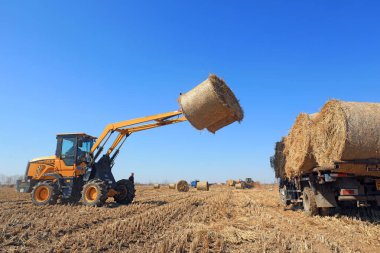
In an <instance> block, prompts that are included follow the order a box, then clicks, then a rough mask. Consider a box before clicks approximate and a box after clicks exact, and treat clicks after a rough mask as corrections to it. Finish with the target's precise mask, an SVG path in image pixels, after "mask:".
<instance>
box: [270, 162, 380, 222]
mask: <svg viewBox="0 0 380 253" xmlns="http://www.w3.org/2000/svg"><path fill="white" fill-rule="evenodd" d="M272 160H273V158H272ZM274 164H276V163H273V162H272V166H273V165H274ZM274 169H275V170H276V169H279V168H274ZM279 196H280V203H281V205H283V206H284V207H286V206H288V205H291V204H293V205H299V206H301V207H303V210H304V212H305V213H306V214H307V215H310V216H314V215H319V214H320V215H328V214H331V213H332V212H333V211H334V210H336V209H339V208H352V207H354V208H356V207H358V208H360V207H369V208H379V207H380V160H378V159H367V160H352V161H337V162H335V163H334V166H333V167H318V166H317V167H315V168H312V170H311V172H303V173H301V174H300V175H298V176H294V177H290V178H288V177H285V176H282V177H280V178H279Z"/></svg>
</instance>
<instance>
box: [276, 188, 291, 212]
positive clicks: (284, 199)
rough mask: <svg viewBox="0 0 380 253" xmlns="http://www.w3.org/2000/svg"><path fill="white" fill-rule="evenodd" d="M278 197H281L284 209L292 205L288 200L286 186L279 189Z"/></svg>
mask: <svg viewBox="0 0 380 253" xmlns="http://www.w3.org/2000/svg"><path fill="white" fill-rule="evenodd" d="M278 195H279V201H280V205H281V206H282V207H284V208H285V207H287V206H288V205H290V203H291V202H290V200H288V189H287V188H286V185H284V186H283V187H281V188H279V189H278Z"/></svg>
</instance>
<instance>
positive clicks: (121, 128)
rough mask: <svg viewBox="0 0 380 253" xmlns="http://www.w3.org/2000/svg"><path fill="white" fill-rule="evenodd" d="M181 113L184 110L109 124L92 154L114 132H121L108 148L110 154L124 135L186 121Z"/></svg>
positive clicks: (95, 144) (93, 148)
mask: <svg viewBox="0 0 380 253" xmlns="http://www.w3.org/2000/svg"><path fill="white" fill-rule="evenodd" d="M181 115H182V111H174V112H167V113H161V114H157V115H152V116H147V117H142V118H137V119H132V120H125V121H120V122H116V123H111V124H108V125H107V126H106V127H105V128H104V130H103V132H102V133H101V135H100V136H99V138H98V139H97V140H96V142H95V143H94V145H93V147H92V149H91V155H93V154H94V153H95V151H96V150H97V149H98V148H100V147H101V145H103V146H104V145H105V143H106V142H107V141H108V139H109V137H110V135H111V134H112V133H114V132H118V133H119V134H118V136H117V137H116V139H115V140H114V142H113V143H112V145H111V146H110V147H109V148H108V150H107V154H108V155H110V154H111V153H112V151H113V150H114V149H115V148H116V147H118V145H119V144H120V142H121V141H122V140H123V139H124V137H128V136H129V135H131V134H132V133H135V132H140V131H144V130H148V129H152V128H156V127H161V126H166V125H171V124H175V123H180V122H184V121H186V118H185V117H184V116H181ZM176 117H177V118H176ZM121 145H122V144H121Z"/></svg>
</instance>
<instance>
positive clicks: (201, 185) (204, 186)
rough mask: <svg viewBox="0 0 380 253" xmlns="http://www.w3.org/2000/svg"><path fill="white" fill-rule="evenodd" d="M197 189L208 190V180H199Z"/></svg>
mask: <svg viewBox="0 0 380 253" xmlns="http://www.w3.org/2000/svg"><path fill="white" fill-rule="evenodd" d="M197 190H198V191H208V190H209V184H208V181H206V182H198V183H197Z"/></svg>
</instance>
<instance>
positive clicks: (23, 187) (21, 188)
mask: <svg viewBox="0 0 380 253" xmlns="http://www.w3.org/2000/svg"><path fill="white" fill-rule="evenodd" d="M33 186H34V184H33V182H32V181H31V180H30V179H27V180H17V181H16V190H17V191H18V192H22V193H30V192H32V189H33Z"/></svg>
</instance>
